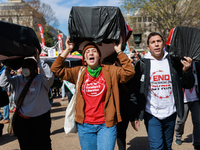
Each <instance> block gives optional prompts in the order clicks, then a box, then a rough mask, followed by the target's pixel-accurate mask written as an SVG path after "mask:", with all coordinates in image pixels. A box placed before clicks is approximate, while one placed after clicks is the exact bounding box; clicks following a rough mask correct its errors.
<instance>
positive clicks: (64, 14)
mask: <svg viewBox="0 0 200 150" xmlns="http://www.w3.org/2000/svg"><path fill="white" fill-rule="evenodd" d="M40 1H41V2H42V3H46V4H49V5H50V6H51V7H52V9H53V11H54V12H55V16H56V17H57V18H58V20H59V23H60V26H59V27H58V29H60V30H61V31H62V32H63V33H64V34H65V35H66V36H68V16H69V13H70V10H71V7H72V6H118V7H119V6H120V4H119V0H40ZM0 2H1V3H7V2H8V0H0Z"/></svg>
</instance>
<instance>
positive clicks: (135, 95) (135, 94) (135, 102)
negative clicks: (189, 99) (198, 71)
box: [129, 55, 195, 121]
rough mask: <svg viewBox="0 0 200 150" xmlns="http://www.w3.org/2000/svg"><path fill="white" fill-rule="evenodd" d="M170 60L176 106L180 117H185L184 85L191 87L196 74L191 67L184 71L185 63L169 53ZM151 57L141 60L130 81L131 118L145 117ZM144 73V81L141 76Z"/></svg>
mask: <svg viewBox="0 0 200 150" xmlns="http://www.w3.org/2000/svg"><path fill="white" fill-rule="evenodd" d="M166 57H167V59H168V61H169V67H170V73H171V78H172V87H173V94H174V100H175V106H176V111H177V114H178V116H179V117H180V118H182V117H183V113H184V107H183V91H182V87H183V88H186V89H190V88H192V87H193V86H194V80H195V79H194V75H193V73H192V70H191V69H189V70H188V71H187V72H183V71H182V68H183V65H182V64H181V63H180V61H179V60H176V59H171V58H170V57H169V55H167V56H166ZM150 65H151V63H150V59H142V60H140V61H139V62H138V63H137V65H136V67H135V72H136V73H135V75H134V77H133V78H132V79H131V80H130V82H129V83H131V84H129V92H130V93H129V94H130V101H131V102H132V103H131V106H130V109H131V114H130V120H131V121H134V120H138V118H139V119H140V120H142V119H143V116H144V111H145V108H146V101H147V95H148V89H149V82H150V68H151V67H150ZM142 74H144V75H143V76H144V80H143V82H142V81H140V80H141V76H142Z"/></svg>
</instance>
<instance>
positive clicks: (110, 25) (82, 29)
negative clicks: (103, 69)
mask: <svg viewBox="0 0 200 150" xmlns="http://www.w3.org/2000/svg"><path fill="white" fill-rule="evenodd" d="M68 30H69V39H70V41H71V42H73V43H75V48H74V50H77V51H79V52H80V53H81V51H82V50H83V47H84V46H85V44H86V43H88V42H90V41H92V42H94V43H96V44H97V45H98V47H99V49H100V51H101V54H102V55H101V56H102V58H101V60H102V61H103V59H104V58H106V57H108V56H109V55H112V54H113V53H115V50H114V46H113V41H114V42H115V43H119V40H120V36H122V38H123V43H122V50H124V49H125V46H126V41H127V40H128V38H129V37H130V35H131V33H132V30H131V29H130V28H129V27H128V26H127V24H126V22H125V20H124V17H123V15H122V13H121V10H120V9H119V7H112V6H96V7H77V6H76V7H72V9H71V12H70V15H69V21H68Z"/></svg>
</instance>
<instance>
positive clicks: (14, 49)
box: [0, 21, 41, 69]
mask: <svg viewBox="0 0 200 150" xmlns="http://www.w3.org/2000/svg"><path fill="white" fill-rule="evenodd" d="M0 43H1V49H0V62H2V63H3V64H5V65H6V66H9V67H11V68H12V69H18V68H19V67H21V63H22V62H23V61H22V60H23V58H24V57H28V56H33V55H34V54H35V47H36V48H37V49H38V50H39V52H41V47H40V43H39V40H38V38H37V35H36V34H35V32H34V30H33V29H32V28H29V27H25V26H20V25H17V24H12V23H8V22H4V21H0ZM16 58H18V59H16ZM12 59H14V60H12ZM15 59H16V61H15ZM13 63H14V64H13Z"/></svg>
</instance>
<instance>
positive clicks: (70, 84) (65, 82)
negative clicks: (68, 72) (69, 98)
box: [63, 80, 75, 95]
mask: <svg viewBox="0 0 200 150" xmlns="http://www.w3.org/2000/svg"><path fill="white" fill-rule="evenodd" d="M63 82H64V84H65V86H66V87H67V88H68V89H69V91H70V92H71V93H72V94H73V95H74V93H75V85H74V84H72V83H70V82H68V81H65V80H63Z"/></svg>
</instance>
